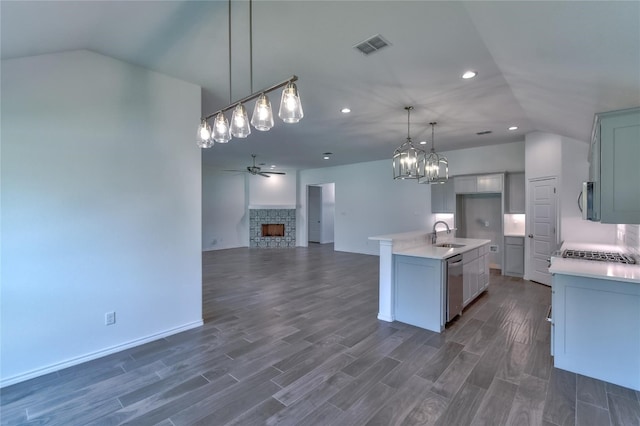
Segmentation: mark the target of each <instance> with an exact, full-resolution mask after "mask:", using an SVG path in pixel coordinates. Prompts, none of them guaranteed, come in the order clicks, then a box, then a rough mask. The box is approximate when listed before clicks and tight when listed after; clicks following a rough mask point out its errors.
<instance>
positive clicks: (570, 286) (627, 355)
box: [551, 274, 640, 391]
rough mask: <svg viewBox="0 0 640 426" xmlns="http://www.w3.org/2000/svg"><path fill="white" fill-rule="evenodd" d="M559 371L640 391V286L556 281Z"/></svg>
mask: <svg viewBox="0 0 640 426" xmlns="http://www.w3.org/2000/svg"><path fill="white" fill-rule="evenodd" d="M552 284H553V285H552V288H553V294H552V308H553V309H552V315H551V316H552V318H553V322H552V329H551V330H552V333H553V335H552V341H551V342H552V349H551V350H552V353H553V361H554V366H555V367H556V368H561V369H563V370H567V371H571V372H574V373H578V374H582V375H583V376H587V377H593V378H596V379H599V380H603V381H605V382H611V383H614V384H616V385H619V386H624V387H626V388H631V389H635V390H638V391H640V331H639V330H640V286H639V285H638V284H637V283H634V282H621V281H613V280H605V279H599V278H586V277H581V276H572V275H561V274H554V275H553V276H552Z"/></svg>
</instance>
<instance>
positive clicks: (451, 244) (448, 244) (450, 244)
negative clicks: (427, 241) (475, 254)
mask: <svg viewBox="0 0 640 426" xmlns="http://www.w3.org/2000/svg"><path fill="white" fill-rule="evenodd" d="M436 247H444V248H460V247H464V244H453V243H439V244H436Z"/></svg>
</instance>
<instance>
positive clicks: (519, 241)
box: [504, 237, 524, 246]
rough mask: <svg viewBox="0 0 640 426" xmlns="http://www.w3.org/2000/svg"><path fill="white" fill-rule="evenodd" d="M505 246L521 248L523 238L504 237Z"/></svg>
mask: <svg viewBox="0 0 640 426" xmlns="http://www.w3.org/2000/svg"><path fill="white" fill-rule="evenodd" d="M504 243H505V244H511V245H514V246H523V245H524V237H504Z"/></svg>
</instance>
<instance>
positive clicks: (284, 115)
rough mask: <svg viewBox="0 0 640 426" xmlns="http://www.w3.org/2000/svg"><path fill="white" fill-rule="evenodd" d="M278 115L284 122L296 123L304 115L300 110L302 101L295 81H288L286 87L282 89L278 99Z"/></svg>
mask: <svg viewBox="0 0 640 426" xmlns="http://www.w3.org/2000/svg"><path fill="white" fill-rule="evenodd" d="M278 116H279V117H280V118H281V119H282V121H284V122H285V123H297V122H298V121H300V120H301V119H302V117H304V112H303V111H302V103H301V102H300V94H299V93H298V88H297V87H296V85H295V83H293V82H289V84H287V87H285V88H284V90H283V91H282V99H281V100H280V111H279V112H278Z"/></svg>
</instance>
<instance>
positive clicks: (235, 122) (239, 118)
mask: <svg viewBox="0 0 640 426" xmlns="http://www.w3.org/2000/svg"><path fill="white" fill-rule="evenodd" d="M250 134H251V127H249V116H248V115H247V110H246V109H245V107H244V105H242V104H238V105H237V106H236V107H235V109H234V110H233V117H231V136H233V137H235V138H246V137H247V136H249V135H250Z"/></svg>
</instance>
